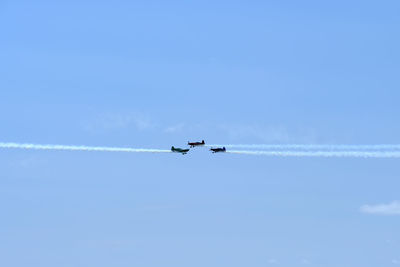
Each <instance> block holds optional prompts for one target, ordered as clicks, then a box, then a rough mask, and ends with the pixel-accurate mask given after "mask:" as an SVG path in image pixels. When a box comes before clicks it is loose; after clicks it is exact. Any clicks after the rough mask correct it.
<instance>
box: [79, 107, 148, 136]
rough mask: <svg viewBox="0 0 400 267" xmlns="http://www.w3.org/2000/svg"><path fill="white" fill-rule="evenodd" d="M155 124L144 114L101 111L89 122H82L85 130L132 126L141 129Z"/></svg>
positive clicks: (93, 130)
mask: <svg viewBox="0 0 400 267" xmlns="http://www.w3.org/2000/svg"><path fill="white" fill-rule="evenodd" d="M155 126H156V124H155V123H154V122H153V121H152V120H151V119H150V118H149V116H146V115H144V114H140V113H134V112H132V113H103V114H100V115H98V116H97V117H96V118H95V119H93V120H91V121H90V122H86V123H84V128H85V130H87V131H91V132H96V131H110V130H120V129H126V128H130V127H134V128H135V129H136V130H139V131H143V130H147V129H151V128H154V127H155Z"/></svg>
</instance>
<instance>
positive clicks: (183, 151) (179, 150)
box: [171, 146, 189, 155]
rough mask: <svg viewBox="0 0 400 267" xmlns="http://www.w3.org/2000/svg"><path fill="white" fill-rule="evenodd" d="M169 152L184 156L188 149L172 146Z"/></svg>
mask: <svg viewBox="0 0 400 267" xmlns="http://www.w3.org/2000/svg"><path fill="white" fill-rule="evenodd" d="M171 151H172V152H175V153H182V155H185V154H187V153H188V152H189V149H182V148H175V147H174V146H172V147H171Z"/></svg>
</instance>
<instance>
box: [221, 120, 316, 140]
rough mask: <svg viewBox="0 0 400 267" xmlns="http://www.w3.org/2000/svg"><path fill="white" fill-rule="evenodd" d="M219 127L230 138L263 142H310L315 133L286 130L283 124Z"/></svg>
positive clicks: (301, 130)
mask: <svg viewBox="0 0 400 267" xmlns="http://www.w3.org/2000/svg"><path fill="white" fill-rule="evenodd" d="M219 128H220V129H221V130H223V131H225V132H226V133H227V135H228V137H229V138H230V139H231V140H240V139H252V140H256V141H260V142H265V143H291V142H298V143H311V142H314V141H315V133H314V131H312V130H310V129H299V130H295V131H294V130H290V131H289V130H288V129H287V128H286V127H284V126H279V125H275V126H266V125H256V124H253V125H227V124H222V125H220V126H219Z"/></svg>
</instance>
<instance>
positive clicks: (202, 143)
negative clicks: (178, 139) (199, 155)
mask: <svg viewBox="0 0 400 267" xmlns="http://www.w3.org/2000/svg"><path fill="white" fill-rule="evenodd" d="M205 144H206V143H204V140H202V141H201V142H188V146H190V147H191V148H192V147H196V146H204V145H205Z"/></svg>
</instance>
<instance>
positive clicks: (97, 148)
mask: <svg viewBox="0 0 400 267" xmlns="http://www.w3.org/2000/svg"><path fill="white" fill-rule="evenodd" d="M0 148H16V149H33V150H66V151H103V152H131V153H135V152H136V153H170V152H171V151H170V150H162V149H147V148H128V147H102V146H65V145H38V144H18V143H0Z"/></svg>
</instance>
